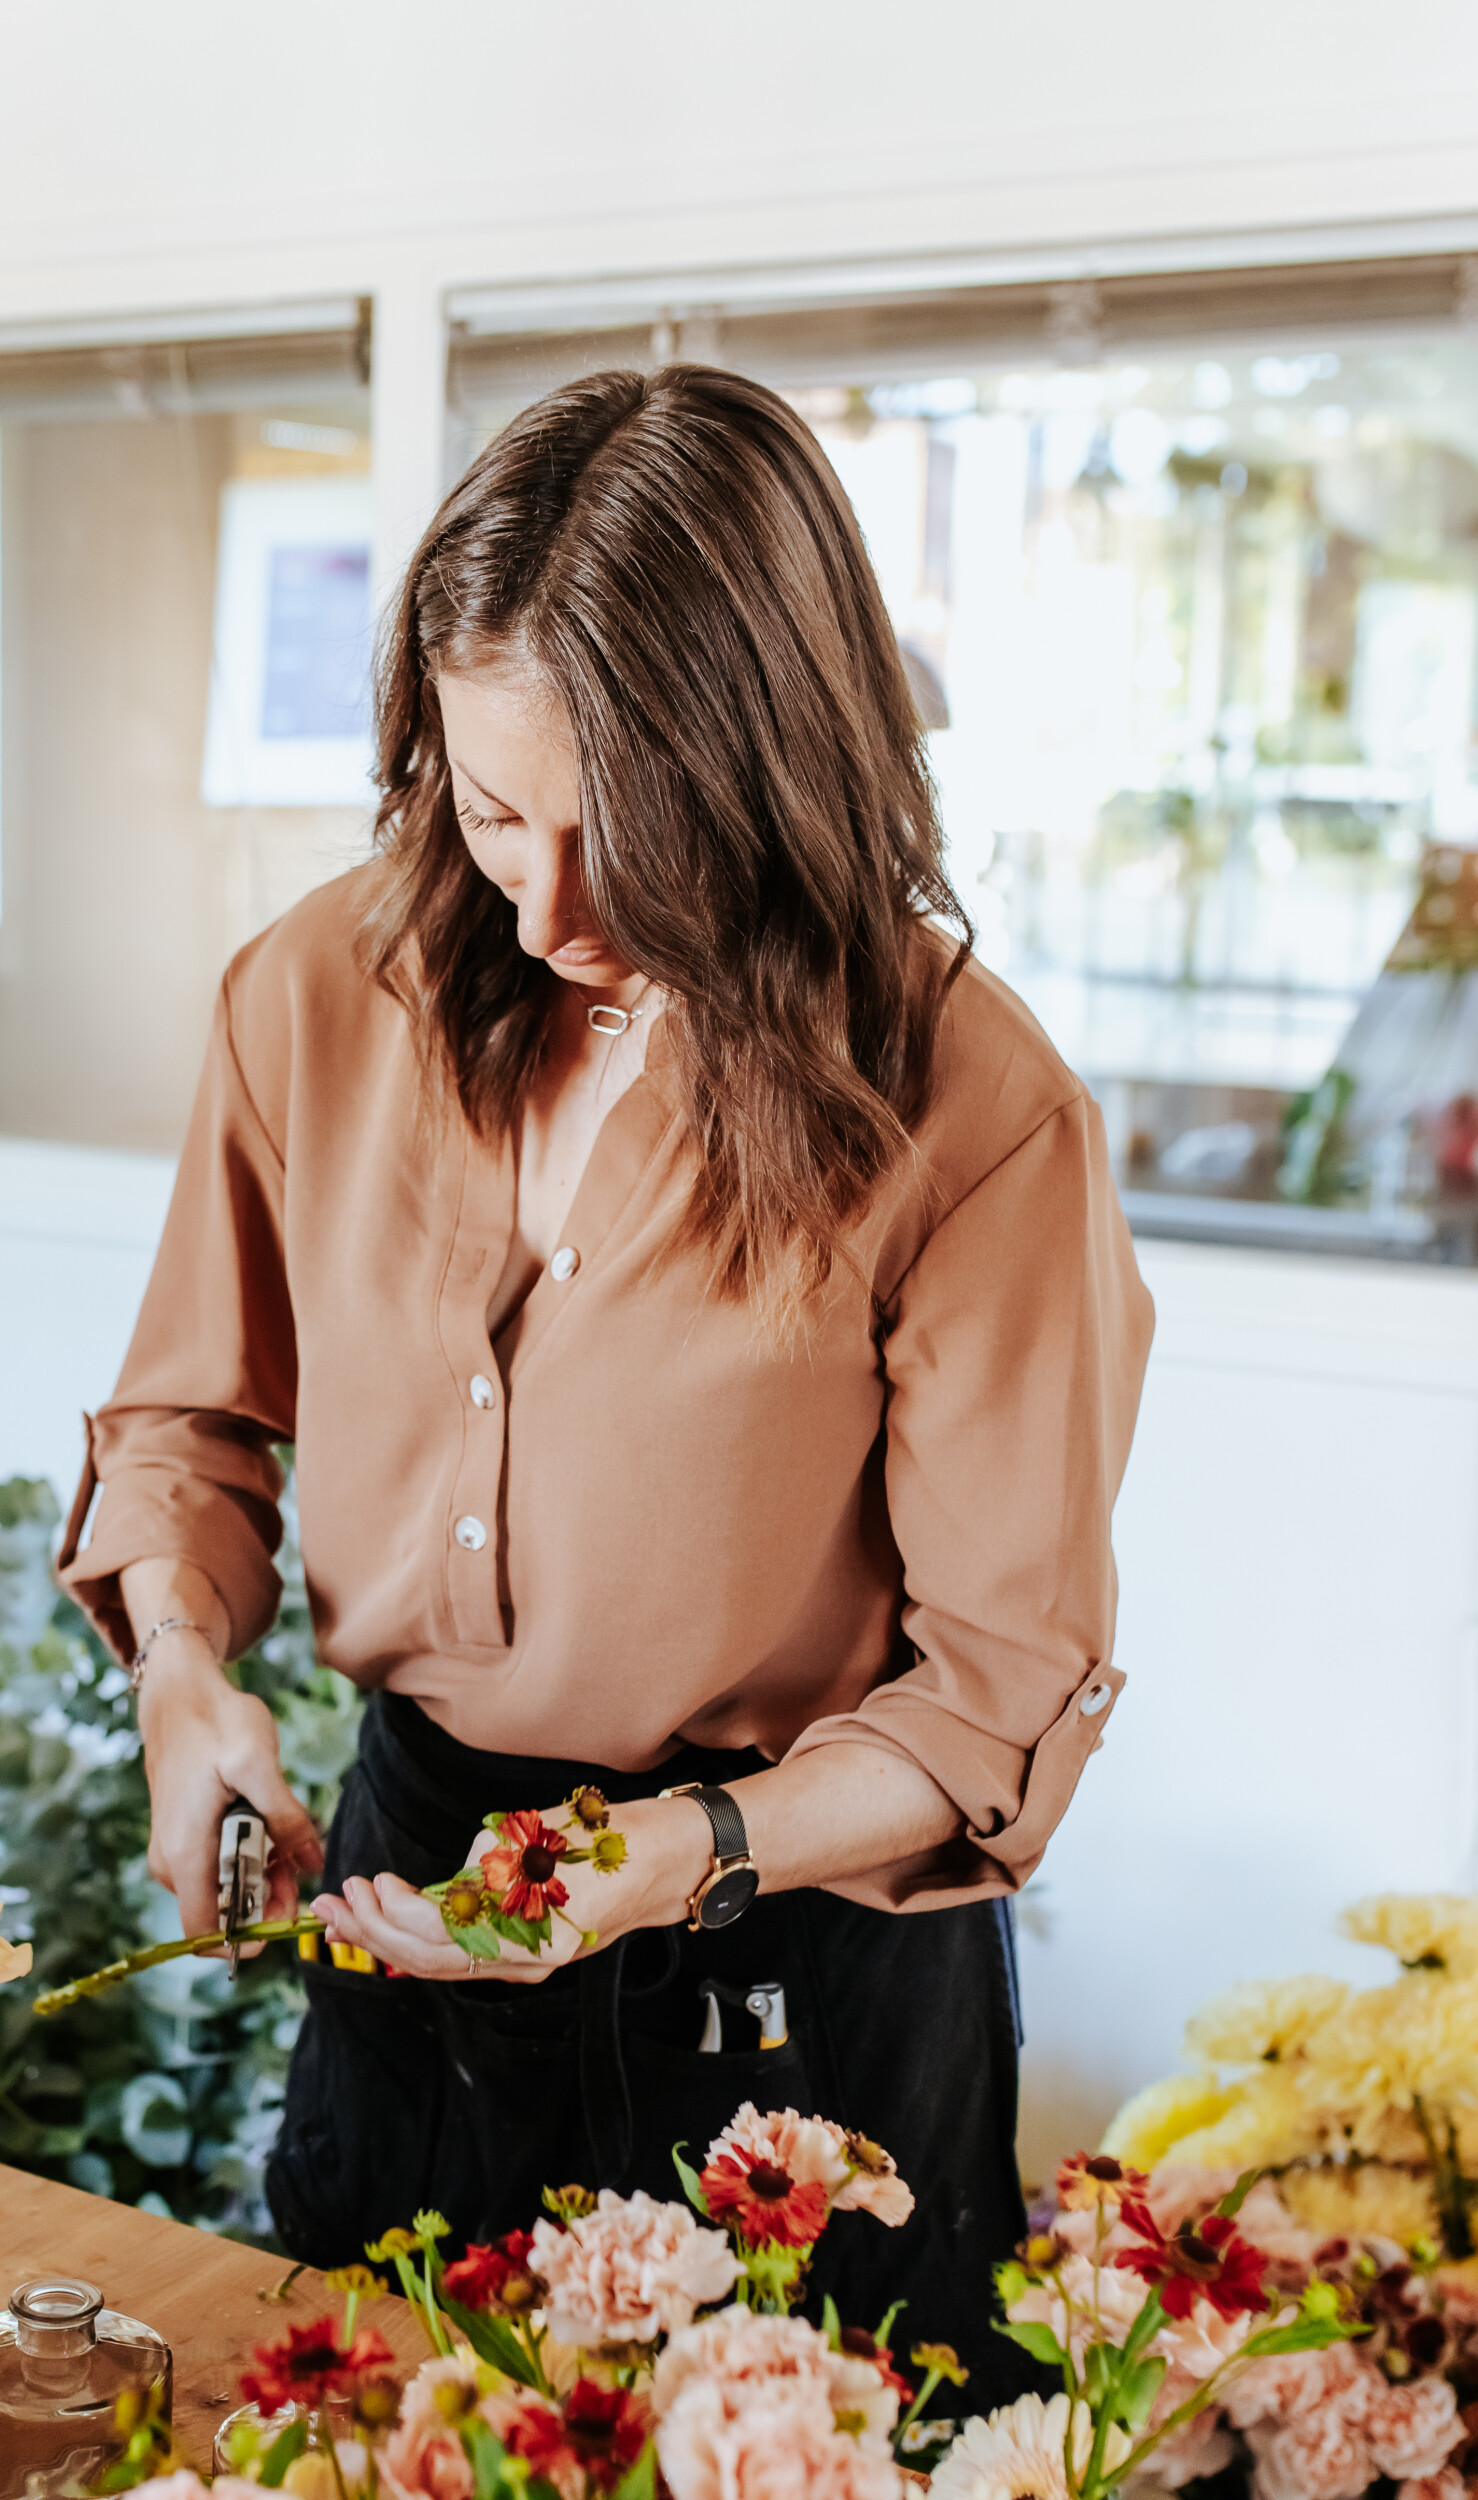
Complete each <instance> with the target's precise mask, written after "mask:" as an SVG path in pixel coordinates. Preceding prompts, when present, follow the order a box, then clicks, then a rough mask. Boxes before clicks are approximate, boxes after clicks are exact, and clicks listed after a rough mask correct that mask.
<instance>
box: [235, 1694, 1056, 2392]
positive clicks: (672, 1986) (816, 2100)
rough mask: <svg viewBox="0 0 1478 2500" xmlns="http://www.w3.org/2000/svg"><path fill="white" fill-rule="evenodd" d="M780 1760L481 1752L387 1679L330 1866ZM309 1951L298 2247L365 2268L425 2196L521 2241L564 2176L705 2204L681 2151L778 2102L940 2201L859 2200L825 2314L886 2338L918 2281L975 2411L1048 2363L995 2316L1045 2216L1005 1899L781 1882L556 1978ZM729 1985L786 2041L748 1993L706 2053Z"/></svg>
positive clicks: (694, 1754) (832, 2242)
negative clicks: (1025, 2113)
mask: <svg viewBox="0 0 1478 2500" xmlns="http://www.w3.org/2000/svg"><path fill="white" fill-rule="evenodd" d="M764 1767H765V1765H764V1763H763V1761H762V1759H761V1757H760V1756H759V1755H758V1754H744V1753H711V1752H703V1751H700V1750H699V1749H698V1748H696V1747H691V1746H690V1747H686V1748H684V1750H683V1751H682V1752H681V1753H679V1754H677V1755H674V1756H673V1757H672V1758H670V1759H669V1760H668V1761H667V1762H665V1763H664V1764H663V1765H662V1766H661V1768H660V1770H658V1771H650V1772H637V1773H621V1772H616V1771H610V1770H605V1769H602V1768H601V1767H599V1766H598V1765H593V1764H588V1763H572V1762H550V1761H542V1760H519V1759H517V1758H513V1757H510V1756H507V1755H503V1754H485V1753H477V1752H474V1751H473V1750H472V1749H471V1748H469V1747H467V1746H465V1745H460V1744H458V1743H456V1742H455V1740H454V1739H453V1738H451V1737H449V1736H447V1735H446V1734H445V1733H444V1732H443V1731H442V1730H441V1729H440V1728H438V1727H437V1726H436V1725H435V1724H434V1722H433V1721H431V1720H429V1719H428V1718H427V1717H426V1716H425V1714H424V1712H422V1711H420V1710H419V1709H417V1707H416V1705H415V1704H414V1703H413V1702H408V1701H405V1700H403V1699H400V1698H399V1697H397V1696H395V1695H384V1694H381V1695H377V1696H376V1697H375V1698H374V1699H373V1700H372V1701H371V1703H370V1705H369V1708H368V1710H367V1711H366V1713H365V1719H364V1728H363V1734H362V1736H361V1739H360V1750H359V1760H358V1763H357V1764H356V1766H355V1768H354V1769H353V1770H352V1771H351V1772H350V1774H349V1777H348V1780H347V1781H346V1783H345V1787H344V1794H343V1798H342V1801H341V1803H340V1806H339V1811H338V1813H337V1814H336V1816H335V1817H334V1823H333V1828H332V1830H331V1832H330V1834H329V1841H328V1868H327V1874H326V1877H325V1881H326V1883H327V1884H328V1886H329V1887H330V1888H331V1889H333V1890H338V1889H339V1888H340V1887H341V1886H342V1884H343V1880H344V1878H345V1876H346V1875H376V1874H379V1873H381V1872H382V1871H383V1870H386V1869H389V1870H391V1871H392V1872H394V1873H396V1874H398V1875H401V1876H403V1877H404V1878H405V1879H406V1881H407V1882H408V1883H412V1884H417V1885H419V1884H426V1883H430V1882H433V1881H435V1880H436V1879H438V1878H440V1877H442V1876H445V1875H448V1874H451V1873H452V1872H453V1871H454V1870H455V1868H456V1867H457V1866H458V1865H460V1864H461V1863H462V1856H461V1853H462V1852H463V1851H464V1850H465V1849H466V1846H467V1843H468V1840H469V1838H470V1837H471V1835H472V1833H473V1832H474V1831H475V1830H476V1828H477V1826H478V1824H479V1823H480V1822H481V1820H482V1817H483V1815H484V1814H485V1813H487V1812H488V1811H489V1810H490V1809H492V1808H493V1807H505V1806H517V1805H547V1804H549V1803H550V1802H551V1801H553V1800H554V1799H556V1798H559V1797H561V1796H565V1795H568V1794H569V1792H570V1790H571V1789H572V1788H574V1787H575V1786H576V1785H577V1784H578V1783H580V1782H581V1781H586V1780H589V1781H594V1782H595V1783H596V1784H597V1785H598V1786H600V1787H601V1788H603V1789H604V1790H605V1792H606V1794H607V1796H608V1797H610V1799H611V1800H612V1802H613V1803H621V1802H624V1801H626V1800H628V1799H630V1798H633V1797H639V1796H651V1795H654V1794H655V1793H656V1791H657V1790H658V1789H659V1788H665V1787H670V1786H672V1785H675V1784H676V1783H677V1782H679V1781H682V1780H696V1779H702V1780H705V1781H712V1782H718V1781H722V1780H734V1779H741V1778H744V1777H746V1776H747V1775H748V1774H749V1773H750V1772H752V1771H757V1770H762V1769H763V1768H764ZM304 1969H305V1975H306V1979H307V1986H308V2013H307V2018H306V2020H305V2022H304V2024H303V2029H302V2032H301V2034H300V2035H299V2039H298V2043H297V2047H296V2049H295V2050H294V2053H293V2061H292V2070H291V2073H290V2076H289V2079H288V2087H287V2105H286V2109H285V2112H284V2116H283V2125H282V2132H281V2136H280V2138H279V2141H278V2144H277V2148H276V2150H275V2152H274V2154H273V2156H272V2161H271V2164H270V2167H269V2170H268V2174H267V2191H268V2195H269V2198H270V2201H271V2205H272V2211H273V2214H274V2216H275V2218H276V2222H277V2227H278V2230H279V2232H280V2233H281V2236H282V2240H283V2243H284V2245H285V2246H286V2248H287V2249H288V2250H289V2252H290V2253H291V2255H293V2256H294V2257H297V2258H301V2259H304V2260H306V2261H308V2262H309V2263H311V2264H313V2265H317V2266H324V2267H327V2266H335V2265H342V2264H345V2263H347V2262H349V2261H351V2260H353V2259H354V2258H356V2257H358V2256H359V2255H360V2254H361V2251H362V2247H363V2243H364V2241H365V2240H366V2239H369V2238H373V2237H375V2236H376V2235H378V2234H379V2233H380V2232H381V2231H383V2230H384V2229H385V2228H386V2227H387V2226H388V2225H389V2224H391V2223H393V2222H402V2223H408V2222H409V2221H410V2218H411V2215H412V2213H413V2212H414V2211H415V2210H416V2208H417V2207H418V2206H423V2205H432V2206H437V2207H439V2208H440V2210H441V2211H442V2213H444V2214H445V2215H446V2216H447V2217H448V2219H449V2220H450V2221H451V2223H452V2225H453V2229H454V2233H455V2239H454V2241H452V2242H451V2243H448V2246H449V2248H457V2247H460V2246H461V2244H462V2243H463V2242H464V2241H465V2240H469V2239H472V2240H487V2239H490V2238H495V2237H497V2236H498V2235H500V2234H501V2233H502V2232H504V2231H507V2230H510V2229H512V2228H513V2227H514V2226H515V2225H519V2224H521V2225H523V2226H525V2227H527V2226H528V2225H529V2224H530V2223H532V2221H533V2220H534V2218H535V2216H536V2215H537V2214H538V2213H539V2211H540V2192H541V2190H542V2189H543V2187H544V2186H545V2185H546V2183H547V2184H549V2185H551V2186H559V2185H563V2184H564V2183H566V2182H567V2181H572V2180H573V2181H579V2182H581V2183H582V2184H584V2185H585V2186H587V2187H613V2188H616V2189H618V2190H620V2191H621V2192H623V2193H626V2194H629V2193H630V2192H631V2191H632V2190H633V2189H634V2188H638V2187H644V2188H646V2189H648V2190H649V2191H650V2193H651V2194H653V2195H655V2196H660V2197H675V2196H680V2194H681V2190H680V2188H679V2186H678V2182H677V2177H676V2174H675V2172H674V2170H673V2166H672V2158H671V2151H672V2146H673V2144H674V2143H675V2142H678V2141H686V2143H687V2145H688V2148H689V2158H690V2159H692V2160H693V2162H694V2164H695V2166H697V2167H699V2168H701V2166H702V2160H703V2155H704V2153H705V2151H706V2149H707V2146H708V2144H709V2142H710V2140H711V2139H712V2137H713V2136H715V2135H716V2134H717V2133H718V2131H719V2129H720V2127H722V2126H723V2125H724V2124H725V2123H726V2122H727V2121H728V2120H729V2119H730V2118H731V2117H732V2116H733V2114H734V2111H735V2110H736V2109H737V2108H738V2106H739V2104H740V2102H741V2101H746V2100H753V2101H755V2102H757V2103H758V2105H759V2107H760V2108H761V2109H783V2108H786V2107H788V2106H789V2107H793V2108H796V2109H799V2110H800V2111H802V2112H803V2113H804V2114H806V2115H810V2113H811V2112H813V2111H815V2112H818V2113H820V2114H821V2115H822V2116H824V2117H828V2118H834V2119H836V2120H838V2121H840V2123H841V2124H842V2125H844V2126H848V2127H856V2128H860V2129H861V2130H862V2132H863V2133H864V2134H866V2135H869V2136H871V2137H873V2138H874V2139H875V2140H876V2141H877V2142H878V2143H880V2144H883V2145H886V2147H887V2149H888V2151H889V2152H890V2153H892V2154H893V2156H894V2158H895V2159H896V2161H897V2163H898V2167H899V2169H900V2171H901V2172H902V2174H903V2176H904V2178H905V2179H906V2180H907V2181H908V2183H909V2185H910V2187H911V2188H912V2189H913V2191H914V2195H915V2198H916V2199H917V2203H916V2206H915V2210H914V2213H913V2215H912V2217H911V2219H910V2220H909V2221H908V2222H907V2223H906V2224H905V2225H903V2227H902V2228H901V2229H896V2230H888V2229H885V2228H884V2227H883V2226H882V2225H881V2224H880V2223H878V2222H875V2221H874V2220H873V2219H872V2217H871V2216H870V2215H867V2214H853V2213H846V2214H838V2215H836V2216H835V2217H834V2219H833V2221H832V2222H831V2224H830V2225H829V2227H828V2229H827V2231H826V2233H825V2235H824V2237H823V2238H822V2240H821V2242H820V2243H819V2245H818V2248H817V2254H816V2264H815V2268H814V2273H813V2278H812V2283H811V2287H810V2289H811V2295H812V2297H811V2299H810V2300H809V2301H808V2304H807V2305H808V2306H814V2304H815V2303H816V2302H818V2301H819V2299H820V2297H821V2295H822V2294H823V2293H824V2292H826V2291H828V2290H829V2291H832V2292H833V2293H834V2294H835V2297H836V2300H837V2304H838V2307H839V2308H840V2310H841V2313H842V2317H843V2320H844V2321H845V2322H847V2323H849V2324H855V2325H859V2326H866V2327H867V2328H869V2329H871V2328H873V2327H875V2326H876V2325H877V2323H878V2321H879V2319H880V2318H881V2316H882V2314H883V2312H884V2311H885V2309H886V2308H887V2307H888V2305H889V2303H890V2302H891V2301H893V2300H895V2299H897V2298H899V2297H903V2298H906V2300H907V2302H908V2307H907V2310H906V2311H905V2312H904V2314H903V2315H902V2317H901V2318H900V2320H899V2323H898V2328H897V2342H898V2344H899V2346H900V2348H901V2349H902V2350H903V2351H905V2352H906V2351H907V2349H908V2347H909V2346H910V2345H911V2344H913V2343H915V2342H918V2341H920V2340H922V2339H928V2340H936V2339H943V2340H946V2341H948V2342H951V2343H953V2344H954V2345H955V2347H956V2349H957V2351H958V2352H959V2354H960V2357H961V2359H962V2360H964V2361H966V2362H967V2363H968V2364H969V2367H970V2370H971V2380H970V2385H969V2389H968V2391H967V2396H966V2398H965V2399H964V2403H965V2405H966V2408H967V2409H968V2410H970V2411H975V2410H977V2409H980V2408H982V2407H985V2406H987V2405H989V2404H994V2403H999V2402H1002V2401H1007V2400H1009V2398H1010V2397H1011V2396H1012V2395H1014V2394H1016V2393H1017V2392H1018V2391H1019V2390H1020V2388H1021V2387H1022V2385H1023V2384H1025V2383H1027V2381H1028V2379H1029V2378H1030V2376H1031V2368H1030V2364H1029V2363H1027V2364H1025V2366H1023V2364H1024V2356H1023V2355H1022V2354H1021V2353H1020V2352H1019V2351H1018V2350H1017V2349H1016V2347H1014V2346H1013V2345H1011V2344H1010V2343H1008V2342H1006V2341H1005V2339H1004V2338H1002V2337H1001V2336H999V2335H996V2334H994V2333H993V2332H992V2331H991V2326H990V2317H991V2309H992V2276H991V2269H992V2266H993V2264H994V2263H995V2262H996V2261H997V2260H998V2259H999V2258H1001V2257H1004V2256H1006V2255H1007V2254H1008V2253H1009V2252H1010V2250H1011V2249H1012V2247H1013V2246H1014V2244H1015V2243H1016V2241H1017V2240H1019V2239H1020V2238H1021V2236H1022V2233H1023V2231H1024V2228H1025V2216H1024V2213H1023V2210H1022V2202H1021V2190H1020V2186H1019V2183H1018V2179H1017V2173H1016V2162H1015V2151H1014V2136H1015V2126H1016V2055H1017V2045H1018V2038H1019V2032H1018V2021H1017V2012H1016V2002H1017V2000H1016V1973H1015V1959H1014V1953H1013V1946H1012V1934H1011V1924H1010V1915H1009V1912H1008V1910H1007V1909H1006V1907H1005V1905H1004V1904H1003V1903H998V1902H995V1901H981V1902H979V1903H972V1904H971V1905H969V1906H968V1907H966V1908H963V1909H952V1910H937V1911H932V1912H927V1913H924V1914H921V1915H917V1916H912V1917H894V1916H892V1915H890V1914H889V1913H888V1912H886V1911H880V1910H868V1909H860V1908H857V1907H856V1906H854V1905H853V1904H852V1903H850V1902H846V1901H839V1900H837V1899H835V1898H834V1897H833V1896H832V1895H831V1894H829V1893H824V1892H818V1891H804V1892H791V1893H776V1894H772V1895H769V1896H767V1897H765V1898H763V1899H761V1900H759V1901H757V1902H755V1903H754V1905H753V1907H752V1908H751V1909H750V1910H748V1911H747V1912H746V1914H745V1915H744V1917H743V1918H741V1919H739V1920H737V1921H736V1922H735V1924H734V1925H733V1926H732V1927H728V1928H722V1929H718V1930H716V1931H714V1932H712V1933H704V1934H699V1935H696V1936H695V1935H690V1934H689V1933H688V1931H687V1928H686V1926H685V1925H684V1926H682V1927H678V1928H673V1929H663V1930H661V1931H647V1932H643V1933H640V1934H637V1935H633V1936H631V1937H629V1938H627V1939H625V1940H623V1942H622V1943H618V1944H616V1945H613V1946H611V1947H609V1948H608V1949H607V1950H606V1951H605V1952H603V1953H598V1954H595V1955H592V1956H591V1957H590V1958H589V1959H588V1960H586V1961H584V1962H582V1963H580V1964H578V1965H566V1966H564V1967H563V1968H561V1969H559V1970H557V1971H555V1972H552V1973H551V1975H550V1977H549V1978H548V1979H547V1980H546V1981H543V1982H542V1983H540V1984H539V1985H538V1986H537V1987H532V1988H531V1987H528V1986H521V1987H517V1988H515V1987H511V1986H510V1987H503V1986H501V1985H500V1984H499V1982H498V1981H497V1980H496V1979H484V1980H478V1981H474V1982H468V1983H458V1982H453V1983H450V1984H448V1983H446V1982H444V1981H437V1980H421V1979H387V1978H384V1977H381V1976H379V1975H375V1976H370V1975H368V1974H360V1973H357V1972H353V1971H343V1970H338V1969H336V1968H334V1967H333V1966H332V1965H331V1964H329V1963H327V1962H325V1963H322V1964H319V1965H314V1964H305V1965H304ZM704 1978H713V1979H715V1980H717V1981H719V1982H721V1983H723V1984H725V1985H726V1986H728V1987H730V1988H732V1989H736V1990H741V1991H742V1990H744V1989H746V1988H747V1987H749V1986H750V1985H752V1984H753V1983H754V1982H755V1981H757V1980H778V1981H779V1982H780V1984H781V1985H782V1986H783V1988H784V1990H785V1997H786V2007H787V2012H788V2018H789V2026H790V2037H789V2040H788V2041H787V2043H786V2044H785V2046H784V2047H782V2048H777V2049H763V2050H762V2049H761V2048H760V2047H759V2044H758V2041H759V2031H758V2024H757V2023H756V2021H755V2019H754V2017H753V2016H752V2015H749V2014H747V2013H746V2012H745V2011H744V2010H743V2008H742V2005H733V2004H730V2003H725V2004H724V2006H723V2021H724V2046H723V2049H722V2051H721V2052H720V2053H718V2054H714V2053H712V2052H706V2053H700V2051H699V2049H698V2039H699V2035H700V2032H701V2030H702V2027H703V2018H704V2013H705V2003H704V1999H703V1998H702V1996H701V1995H700V1993H699V1982H700V1981H701V1980H702V1979H704ZM950 2393H951V2391H950V2390H949V2389H948V2388H947V2387H946V2388H945V2389H944V2390H943V2391H942V2398H945V2397H950ZM960 2402H961V2400H960V2399H959V2398H953V2399H952V2401H951V2408H950V2409H953V2408H954V2406H956V2405H958V2404H959V2403H960Z"/></svg>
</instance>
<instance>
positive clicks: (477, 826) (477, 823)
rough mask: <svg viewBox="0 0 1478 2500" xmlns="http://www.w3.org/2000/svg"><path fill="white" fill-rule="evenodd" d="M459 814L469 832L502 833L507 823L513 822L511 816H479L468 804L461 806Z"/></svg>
mask: <svg viewBox="0 0 1478 2500" xmlns="http://www.w3.org/2000/svg"><path fill="white" fill-rule="evenodd" d="M457 814H458V816H459V817H460V819H461V821H462V823H463V824H464V825H465V826H466V828H467V830H468V832H469V833H501V832H502V830H503V828H504V826H505V825H511V824H512V823H513V818H512V817H511V816H479V815H478V814H477V813H476V811H475V810H474V809H472V808H470V807H467V806H462V807H459V808H458V810H457Z"/></svg>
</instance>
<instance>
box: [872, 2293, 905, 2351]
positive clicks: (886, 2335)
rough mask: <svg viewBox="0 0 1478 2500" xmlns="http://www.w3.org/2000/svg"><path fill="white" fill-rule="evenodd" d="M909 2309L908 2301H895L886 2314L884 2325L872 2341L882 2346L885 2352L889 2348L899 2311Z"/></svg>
mask: <svg viewBox="0 0 1478 2500" xmlns="http://www.w3.org/2000/svg"><path fill="white" fill-rule="evenodd" d="M907 2307H908V2303H907V2301H906V2300H895V2301H894V2303H893V2306H892V2308H891V2309H889V2310H888V2311H887V2312H886V2314H885V2316H884V2318H883V2322H882V2325H881V2326H880V2327H879V2328H878V2331H877V2333H876V2335H875V2336H874V2337H873V2339H872V2340H873V2342H874V2343H875V2344H881V2345H882V2346H883V2347H884V2349H885V2350H886V2349H887V2348H888V2347H889V2345H890V2343H891V2339H892V2334H893V2321H894V2319H895V2318H896V2317H897V2315H898V2312H899V2310H900V2309H906V2308H907Z"/></svg>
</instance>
